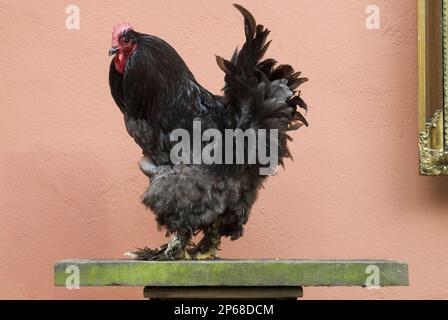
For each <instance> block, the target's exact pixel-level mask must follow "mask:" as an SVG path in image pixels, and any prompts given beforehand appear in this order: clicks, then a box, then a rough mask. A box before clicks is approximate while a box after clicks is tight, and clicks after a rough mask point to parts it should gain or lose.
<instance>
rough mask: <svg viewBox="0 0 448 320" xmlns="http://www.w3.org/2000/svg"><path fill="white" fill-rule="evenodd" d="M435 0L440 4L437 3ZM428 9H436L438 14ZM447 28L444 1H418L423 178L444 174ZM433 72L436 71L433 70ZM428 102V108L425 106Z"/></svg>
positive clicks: (447, 154) (447, 153)
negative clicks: (436, 104) (435, 19)
mask: <svg viewBox="0 0 448 320" xmlns="http://www.w3.org/2000/svg"><path fill="white" fill-rule="evenodd" d="M436 1H440V3H437V2H436ZM436 7H437V8H436ZM434 8H436V9H434ZM429 10H440V11H441V12H433V11H429ZM434 17H440V23H435V22H434V21H431V19H430V18H432V19H433V20H434ZM430 24H431V25H430ZM429 26H430V27H429ZM447 26H448V0H418V59H419V63H418V64H419V75H418V79H419V81H418V82H419V83H418V86H419V90H418V92H419V101H418V103H419V152H420V174H421V175H427V176H436V175H448V130H446V127H447V124H448V101H447V100H448V99H447V97H448V68H447V65H448V34H447V33H448V29H447ZM431 28H432V29H431ZM436 28H440V29H436ZM435 35H436V36H435ZM435 48H437V49H435ZM438 49H439V51H440V57H438V59H440V61H437V62H433V61H431V60H432V58H433V57H434V56H433V55H434V52H436V51H437V50H438ZM431 50H432V51H431ZM434 60H437V59H434ZM437 69H439V70H438V71H437ZM434 70H436V72H437V73H438V74H437V75H435V76H434V74H432V73H431V72H434ZM439 78H440V81H439ZM434 79H435V81H434ZM437 87H439V88H440V92H437V90H438V88H437ZM434 93H435V95H439V96H440V97H439V99H441V101H440V107H437V108H434V104H435V100H436V99H437V98H434ZM430 102H431V105H429V104H430Z"/></svg>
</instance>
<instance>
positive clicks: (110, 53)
mask: <svg viewBox="0 0 448 320" xmlns="http://www.w3.org/2000/svg"><path fill="white" fill-rule="evenodd" d="M117 52H118V48H117V47H115V48H110V49H109V57H110V56H113V55H114V54H116V53H117Z"/></svg>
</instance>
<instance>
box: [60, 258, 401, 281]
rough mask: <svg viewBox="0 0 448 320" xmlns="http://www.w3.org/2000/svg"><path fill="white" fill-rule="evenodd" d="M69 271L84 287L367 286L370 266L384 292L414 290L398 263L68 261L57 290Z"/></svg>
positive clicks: (62, 263)
mask: <svg viewBox="0 0 448 320" xmlns="http://www.w3.org/2000/svg"><path fill="white" fill-rule="evenodd" d="M69 266H76V267H77V268H78V269H79V282H80V285H81V286H298V285H300V286H365V285H366V281H367V279H368V277H369V275H370V274H371V272H369V269H368V267H369V266H375V267H374V269H375V270H378V271H379V279H380V283H379V285H380V286H407V285H408V284H409V281H408V266H407V264H405V263H401V262H395V261H379V260H337V261H335V260H218V261H173V262H171V261H170V262H148V261H132V260H131V261H129V260H65V261H60V262H57V263H56V264H55V266H54V277H55V284H56V285H57V286H65V284H66V279H67V277H69V276H70V275H72V274H73V271H71V270H73V269H72V268H73V267H72V268H68V267H69ZM376 267H377V268H376ZM67 268H68V269H67ZM75 269H76V268H75ZM66 271H67V273H66Z"/></svg>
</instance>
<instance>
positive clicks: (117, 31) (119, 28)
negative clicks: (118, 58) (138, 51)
mask: <svg viewBox="0 0 448 320" xmlns="http://www.w3.org/2000/svg"><path fill="white" fill-rule="evenodd" d="M133 29H134V28H133V27H132V24H130V23H128V22H122V23H118V24H116V25H115V26H114V27H113V29H112V46H114V45H117V44H118V39H119V38H120V36H121V35H122V34H123V33H124V32H126V31H128V30H133Z"/></svg>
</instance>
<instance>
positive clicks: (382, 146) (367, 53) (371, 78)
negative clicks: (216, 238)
mask: <svg viewBox="0 0 448 320" xmlns="http://www.w3.org/2000/svg"><path fill="white" fill-rule="evenodd" d="M232 2H233V0H232V1H227V0H226V1H209V0H207V1H206V0H195V1H186V0H183V1H180V0H179V1H162V0H151V1H149V0H142V1H137V0H135V1H131V0H130V1H105V0H103V1H85V0H73V1H70V2H67V1H57V2H55V1H49V0H46V1H23V0H22V1H12V0H0V46H1V58H0V70H1V72H0V88H1V93H0V98H1V100H0V105H1V110H2V114H1V116H0V128H1V138H0V150H1V157H0V170H1V179H0V209H1V210H0V212H1V213H0V298H45V299H46V298H64V299H65V298H75V299H78V298H140V297H141V288H121V289H116V288H82V289H81V290H77V291H69V290H66V289H65V288H55V287H54V286H53V284H52V283H53V273H52V270H53V269H52V268H53V267H52V266H53V262H54V261H56V260H58V259H64V258H121V257H122V255H123V253H124V252H125V251H128V250H130V249H133V248H134V247H136V246H144V245H148V246H157V245H159V244H160V243H161V242H162V241H163V240H164V237H163V235H162V234H161V233H158V232H157V231H156V228H155V223H154V221H153V217H152V215H151V214H150V213H149V212H148V211H146V210H145V208H144V207H143V206H142V205H141V204H140V203H139V197H140V195H141V193H142V192H143V189H144V188H145V187H146V184H147V181H146V179H145V177H143V175H142V174H141V173H140V172H139V170H138V168H137V161H138V160H139V158H140V151H139V149H138V148H137V146H136V145H135V144H134V142H133V141H132V140H131V139H130V138H129V137H128V136H127V133H126V132H125V129H124V127H123V120H122V116H121V114H120V112H119V111H118V110H117V108H116V107H115V105H114V103H113V101H112V98H111V97H110V93H109V88H108V66H109V63H110V59H109V57H108V56H107V50H108V48H109V45H110V40H111V28H112V25H113V24H115V23H116V22H119V21H122V20H127V21H130V22H132V23H133V24H134V25H135V28H136V29H137V30H139V31H142V32H145V33H152V34H155V35H158V36H161V37H163V38H164V39H165V40H167V41H169V42H170V43H171V44H172V45H173V46H174V47H175V48H177V49H178V51H179V53H180V54H181V55H182V56H183V57H184V59H185V60H186V62H187V63H188V65H189V66H190V67H191V69H192V71H193V72H194V73H195V75H196V76H197V78H198V80H199V81H200V82H201V83H202V84H203V85H204V86H206V87H208V88H210V89H211V90H212V91H214V92H219V90H220V88H221V86H222V84H223V75H222V73H221V71H220V70H219V69H218V68H217V66H216V65H215V60H214V54H220V55H224V56H229V55H230V54H231V53H232V51H233V49H234V48H235V46H236V45H237V44H241V43H242V42H243V31H242V20H241V18H240V16H239V14H238V13H237V11H236V10H234V9H233V8H232V6H231V3H232ZM240 2H241V3H242V4H244V5H245V6H246V7H247V8H249V9H250V10H251V11H252V12H253V14H254V15H255V16H256V18H257V19H258V20H259V22H262V23H263V24H265V25H267V26H269V27H270V28H271V29H272V38H273V39H274V42H273V44H272V46H271V50H270V51H269V55H271V56H272V57H275V58H276V59H277V60H279V61H282V62H288V63H291V64H293V65H294V66H296V67H297V68H298V69H301V70H302V71H303V73H304V75H306V76H307V77H309V78H310V79H311V81H310V82H309V83H307V84H306V85H304V86H303V89H302V91H303V96H304V97H305V98H306V100H307V102H308V104H309V105H310V112H309V121H310V124H311V127H310V128H309V129H304V130H300V131H299V132H297V133H295V134H294V138H295V142H294V144H293V145H292V153H293V155H294V157H295V161H294V162H288V163H287V170H286V172H285V171H283V170H280V173H279V175H278V176H276V177H274V178H271V179H270V181H269V182H268V184H267V185H266V188H265V190H263V191H262V192H261V195H260V197H259V200H258V202H257V203H256V206H255V208H254V210H253V213H252V216H251V219H250V223H249V224H248V227H247V231H246V234H245V236H244V238H242V239H241V240H239V241H237V242H233V243H230V242H229V241H225V242H224V244H223V250H222V252H221V254H222V256H223V257H226V258H313V259H341V258H346V259H357V258H372V259H379V258H381V259H397V260H404V261H407V262H408V263H409V266H410V281H411V286H410V287H409V288H394V289H390V288H389V289H382V290H367V289H361V288H347V289H344V288H332V289H326V288H322V289H313V288H309V289H307V290H306V292H305V295H306V298H309V299H312V298H324V299H332V298H336V299H339V298H375V299H376V298H380V299H381V298H403V299H405V298H406V299H407V298H448V273H447V272H446V271H447V265H448V255H447V253H446V248H447V245H448V197H447V192H448V179H447V178H443V177H442V178H424V177H419V176H418V174H417V172H418V160H417V56H416V49H417V30H416V3H415V1H409V0H401V1H398V0H397V1H385V0H383V1H380V0H372V1H354V0H352V1H350V0H344V1H334V0H318V1H316V0H300V1H299V0H294V1H293V0H290V1H273V0H272V1H271V0H269V1H268V0H263V1H261V0H257V1H252V0H251V1H249V0H247V1H245V0H244V1H243V0H241V1H240ZM69 4H76V5H78V6H79V8H80V10H81V11H80V18H81V20H80V22H81V23H80V29H79V30H71V31H70V30H67V29H66V27H65V19H66V16H67V15H66V13H65V9H66V6H67V5H69ZM371 4H374V5H377V6H378V7H379V8H380V10H381V27H380V30H368V29H367V28H366V27H365V19H366V17H367V14H366V13H365V10H366V7H367V6H368V5H371Z"/></svg>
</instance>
